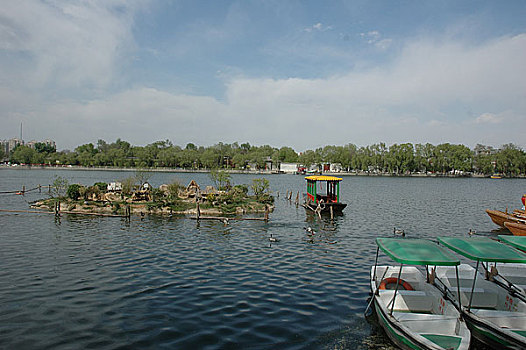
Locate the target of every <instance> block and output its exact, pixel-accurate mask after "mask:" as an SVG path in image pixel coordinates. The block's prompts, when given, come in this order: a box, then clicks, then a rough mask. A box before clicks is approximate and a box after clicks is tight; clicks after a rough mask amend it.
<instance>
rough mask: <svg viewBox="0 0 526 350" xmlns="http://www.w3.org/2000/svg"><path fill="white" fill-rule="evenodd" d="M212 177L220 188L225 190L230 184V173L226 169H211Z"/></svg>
mask: <svg viewBox="0 0 526 350" xmlns="http://www.w3.org/2000/svg"><path fill="white" fill-rule="evenodd" d="M210 179H211V180H212V182H213V183H214V185H215V187H217V189H218V190H225V189H227V188H229V187H230V186H231V185H230V174H229V173H227V172H226V171H224V170H217V169H214V170H212V171H210Z"/></svg>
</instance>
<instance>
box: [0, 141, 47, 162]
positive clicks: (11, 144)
mask: <svg viewBox="0 0 526 350" xmlns="http://www.w3.org/2000/svg"><path fill="white" fill-rule="evenodd" d="M37 143H44V144H46V145H48V146H51V147H53V148H54V149H57V146H56V144H55V141H53V140H44V141H35V140H32V141H29V142H28V143H25V142H24V140H22V139H18V138H12V139H9V140H0V147H1V149H3V150H4V152H5V155H6V157H5V159H8V158H9V154H10V153H11V152H13V151H14V150H15V148H17V147H18V146H28V147H31V148H33V149H35V145H36V144H37ZM0 161H2V159H0Z"/></svg>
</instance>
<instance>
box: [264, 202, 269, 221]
mask: <svg viewBox="0 0 526 350" xmlns="http://www.w3.org/2000/svg"><path fill="white" fill-rule="evenodd" d="M269 210H270V209H269V207H268V205H267V204H265V222H268V214H269Z"/></svg>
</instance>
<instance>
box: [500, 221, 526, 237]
mask: <svg viewBox="0 0 526 350" xmlns="http://www.w3.org/2000/svg"><path fill="white" fill-rule="evenodd" d="M504 226H505V227H506V228H507V229H508V230H510V232H511V233H513V234H514V235H515V236H526V224H521V223H518V222H508V221H506V222H504Z"/></svg>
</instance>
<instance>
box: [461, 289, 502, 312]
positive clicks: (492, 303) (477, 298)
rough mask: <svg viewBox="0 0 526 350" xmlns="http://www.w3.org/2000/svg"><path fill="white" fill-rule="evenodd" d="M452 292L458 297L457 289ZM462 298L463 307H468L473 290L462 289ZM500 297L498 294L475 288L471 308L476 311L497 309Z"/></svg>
mask: <svg viewBox="0 0 526 350" xmlns="http://www.w3.org/2000/svg"><path fill="white" fill-rule="evenodd" d="M451 292H452V293H453V295H454V296H455V297H457V294H458V292H457V288H456V287H455V288H451ZM460 296H461V300H460V301H461V303H462V306H466V307H467V306H468V304H469V299H470V297H471V288H469V287H461V288H460ZM497 300H498V296H497V293H492V292H489V291H486V290H485V289H484V288H475V289H474V290H473V299H472V301H471V307H472V308H474V309H495V308H496V307H497Z"/></svg>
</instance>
